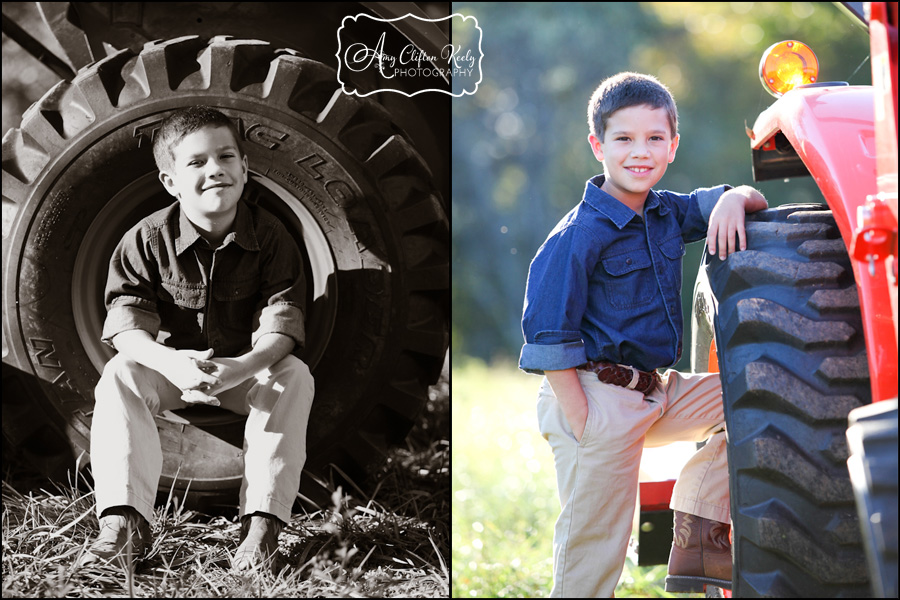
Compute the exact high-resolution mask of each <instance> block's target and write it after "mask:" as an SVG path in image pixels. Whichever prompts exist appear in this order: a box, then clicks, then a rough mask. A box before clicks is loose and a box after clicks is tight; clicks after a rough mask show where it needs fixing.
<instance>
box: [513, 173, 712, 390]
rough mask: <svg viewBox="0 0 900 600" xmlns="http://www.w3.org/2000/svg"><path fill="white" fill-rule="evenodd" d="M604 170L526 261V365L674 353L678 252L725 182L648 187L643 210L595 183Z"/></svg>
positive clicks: (541, 367) (649, 363)
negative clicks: (680, 188) (679, 188)
mask: <svg viewBox="0 0 900 600" xmlns="http://www.w3.org/2000/svg"><path fill="white" fill-rule="evenodd" d="M603 181H604V176H603V175H597V176H596V177H594V178H592V179H590V180H588V182H587V184H586V185H585V190H584V197H583V200H582V202H580V203H579V204H578V205H577V206H576V207H575V208H574V209H572V211H570V212H569V214H567V215H566V216H565V217H564V218H563V219H562V220H561V221H560V222H559V223H558V224H557V225H556V227H555V228H554V229H553V231H551V232H550V235H549V237H548V238H547V240H546V241H545V242H544V244H543V245H542V246H541V247H540V249H539V250H538V252H537V255H536V256H535V257H534V260H533V261H532V262H531V267H530V268H529V271H528V282H527V284H526V289H525V308H524V315H523V318H522V332H523V334H524V337H525V345H524V346H523V347H522V353H521V356H520V358H519V367H520V368H521V369H523V370H525V371H528V372H531V373H542V372H543V371H545V370H561V369H568V368H572V367H577V366H579V365H581V364H584V363H585V362H587V361H588V360H594V361H598V360H605V361H610V362H614V363H619V364H625V365H631V366H634V367H637V368H638V369H641V370H643V371H650V370H653V369H657V368H660V367H665V366H671V365H673V364H675V363H676V362H678V359H679V358H680V357H681V350H682V335H683V318H682V314H681V261H682V257H683V256H684V252H685V250H684V244H685V242H693V241H697V240H700V239H703V238H704V237H705V236H706V230H707V226H708V223H709V215H710V213H711V212H712V209H713V206H714V205H715V203H716V202H717V201H718V199H719V196H721V195H722V193H724V192H725V190H726V189H729V186H718V187H715V188H704V189H699V190H696V191H694V192H692V193H691V194H677V193H674V192H666V191H661V192H657V191H653V190H651V191H650V192H649V193H648V194H647V199H646V201H645V203H644V216H643V218H642V217H641V216H640V215H638V214H637V213H635V212H634V211H633V210H631V209H630V208H628V207H627V206H625V205H624V204H622V203H621V202H619V201H618V200H616V199H615V198H613V197H612V196H610V195H609V194H607V193H606V192H604V191H602V190H601V189H600V187H601V186H602V185H603Z"/></svg>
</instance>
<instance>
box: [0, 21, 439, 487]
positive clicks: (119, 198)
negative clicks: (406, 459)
mask: <svg viewBox="0 0 900 600" xmlns="http://www.w3.org/2000/svg"><path fill="white" fill-rule="evenodd" d="M193 104H208V105H211V106H214V107H216V108H218V109H219V110H221V111H222V112H224V113H225V114H226V115H228V116H229V117H231V118H232V119H234V120H235V122H236V123H237V125H238V128H239V131H240V132H241V134H242V136H243V138H244V140H243V144H244V149H245V152H246V153H247V155H248V158H249V165H250V171H251V181H250V183H249V184H248V187H249V191H250V197H251V199H252V201H254V202H258V203H259V204H260V205H261V206H264V207H265V208H267V209H268V210H269V211H270V212H273V213H274V214H275V215H276V216H278V217H279V218H280V219H281V220H282V221H283V222H284V223H285V224H286V225H287V227H288V230H289V231H290V232H291V233H292V234H293V235H294V237H295V239H296V241H297V243H298V246H299V247H300V249H301V253H302V254H303V255H304V260H305V263H306V267H307V270H308V271H307V272H308V273H309V274H310V277H309V281H310V286H309V287H310V291H309V298H308V314H307V316H306V321H307V323H306V324H307V347H306V348H305V349H304V352H303V354H302V355H301V357H302V358H303V359H304V360H305V361H306V362H307V363H308V364H309V365H310V366H311V367H312V368H313V374H314V376H315V378H316V400H315V403H314V406H313V412H312V415H311V420H310V427H309V434H308V460H307V472H308V473H309V474H310V475H313V477H309V476H305V477H304V478H303V481H304V483H303V486H302V487H301V491H302V492H303V493H305V494H306V495H307V496H310V497H315V498H323V499H324V497H323V496H322V495H321V493H320V492H321V489H320V488H319V487H318V486H317V485H316V484H315V480H316V479H317V478H319V479H321V478H325V479H327V478H329V477H331V474H332V471H331V469H330V466H331V465H333V466H335V467H337V473H338V474H339V475H340V476H343V475H346V476H347V478H349V479H351V480H353V481H354V482H356V483H362V482H363V481H364V480H365V479H366V478H367V476H369V475H371V474H372V473H373V472H375V471H377V468H376V467H377V466H378V465H379V464H380V463H381V462H383V456H384V453H385V450H386V448H387V446H388V445H390V444H393V443H397V442H399V441H401V440H402V439H403V438H404V437H405V436H406V434H407V432H408V431H409V429H410V427H411V425H412V422H413V419H414V418H415V417H416V416H417V414H418V413H419V412H420V410H421V408H422V407H423V406H424V402H425V400H426V399H427V386H428V385H429V384H431V383H434V382H435V381H437V379H438V377H439V375H440V371H441V366H442V363H443V361H444V357H445V353H446V350H447V347H448V344H449V325H448V323H449V227H448V221H447V216H446V213H445V210H444V208H443V203H442V201H441V198H440V194H439V193H438V192H437V191H436V190H435V189H434V184H433V182H432V178H431V174H430V172H429V169H428V167H427V166H426V165H425V163H424V162H423V160H422V159H421V157H420V156H419V154H418V153H417V152H416V150H415V149H414V148H413V147H412V145H411V144H410V143H409V141H408V140H407V137H406V135H405V133H404V132H403V131H402V130H400V128H399V127H397V126H396V125H395V124H394V122H393V120H392V117H391V115H390V114H389V113H388V112H387V111H386V110H384V109H383V108H382V107H381V106H380V105H379V104H377V103H376V102H375V101H373V100H370V99H359V98H354V97H350V96H347V95H345V94H343V93H342V92H341V90H340V86H339V84H338V83H337V80H336V75H335V72H334V70H332V69H331V68H330V67H327V66H325V65H323V64H321V63H319V62H316V61H313V60H310V59H307V58H304V57H303V56H300V55H299V54H298V53H297V52H294V51H291V50H283V49H276V48H275V47H273V46H272V45H270V44H268V43H266V42H263V41H256V40H235V39H232V38H230V37H224V36H223V37H216V38H213V39H212V40H209V41H207V40H205V39H201V38H199V37H197V36H187V37H182V38H177V39H172V40H168V41H159V42H151V43H148V44H146V45H145V47H144V49H143V51H141V52H140V53H138V54H136V53H134V52H132V51H130V50H122V51H119V52H117V53H116V54H114V55H112V56H110V57H108V58H106V59H104V60H101V61H99V62H97V63H95V64H93V65H91V66H88V67H85V68H84V69H82V70H81V71H80V72H79V74H78V75H77V77H76V78H75V79H74V80H73V81H72V82H61V83H59V84H58V85H57V86H55V87H54V88H53V89H51V90H50V91H49V92H48V93H47V94H46V95H45V96H44V97H43V98H42V99H41V100H40V101H38V102H37V103H36V104H35V105H34V106H32V107H31V108H30V109H29V110H28V111H27V112H26V114H25V116H24V118H23V122H22V126H21V128H20V129H14V130H10V131H9V132H8V133H7V135H5V136H4V138H3V236H4V239H3V263H2V267H3V306H4V312H3V327H4V374H3V380H4V390H3V432H4V435H5V436H6V438H7V439H8V440H9V441H11V442H12V443H13V444H14V445H16V446H17V447H19V448H21V449H22V451H23V453H24V454H25V455H27V456H30V457H32V458H33V459H34V460H35V462H36V463H39V464H41V466H42V468H43V469H44V471H45V472H46V473H48V474H51V475H55V476H57V477H61V476H62V475H63V473H64V472H65V470H66V469H68V468H71V467H72V466H74V465H75V461H76V459H77V458H78V456H79V454H80V453H81V452H82V451H84V452H87V450H88V437H89V433H90V415H91V410H92V406H93V389H94V386H95V385H96V382H97V380H98V378H99V372H100V371H101V370H102V367H103V364H105V362H106V360H108V359H109V358H110V357H111V356H112V351H111V350H110V349H108V348H107V347H106V346H104V345H103V344H102V343H100V341H99V335H100V328H101V327H102V322H103V319H104V317H105V309H104V307H103V285H104V284H105V278H106V270H107V265H108V261H109V257H110V256H111V254H112V250H113V248H114V247H115V245H116V243H117V242H118V240H119V239H120V238H121V236H122V234H123V233H124V232H125V231H126V230H127V229H128V228H129V227H130V226H131V225H133V224H134V223H136V222H137V221H138V220H139V219H140V218H142V217H143V216H145V215H147V214H149V213H150V212H152V211H153V210H156V209H158V208H160V207H162V206H165V205H167V204H169V203H170V202H171V201H172V198H171V197H170V196H168V195H167V194H166V193H165V191H164V190H163V188H162V187H161V184H159V183H158V181H157V178H156V169H155V166H154V164H153V159H152V153H151V148H150V146H151V144H150V142H151V139H152V136H153V132H154V130H155V128H156V127H157V126H158V123H159V122H160V121H161V120H162V119H164V118H165V117H166V116H167V115H168V114H170V113H171V112H172V111H173V110H175V109H177V108H179V107H183V106H187V105H193ZM227 415H231V413H226V412H225V411H218V410H217V409H216V410H212V411H210V410H203V409H190V410H188V411H183V414H181V415H180V416H176V417H173V418H170V419H168V420H167V419H165V418H160V419H159V420H158V423H159V425H160V434H161V438H162V441H163V448H164V455H165V457H164V466H163V478H162V480H161V483H160V488H161V490H166V491H168V489H169V487H170V486H171V485H172V484H173V478H174V477H175V474H176V472H178V469H179V468H180V473H179V474H178V482H177V483H175V488H176V489H181V490H183V489H184V488H185V487H186V486H187V480H188V479H193V481H192V482H191V483H190V489H191V490H192V492H195V494H194V496H193V497H194V498H195V499H196V498H199V497H201V496H203V495H204V494H205V495H207V496H209V497H211V498H220V497H221V498H223V499H226V500H227V499H229V498H233V497H234V496H235V495H236V493H237V489H238V488H239V485H240V477H241V472H242V467H241V464H242V459H241V446H242V444H241V437H242V433H241V432H242V428H243V419H241V418H237V416H236V415H234V416H227ZM185 419H186V420H185ZM187 422H190V423H192V424H185V423H187ZM84 462H85V459H84V458H82V459H81V463H82V464H84Z"/></svg>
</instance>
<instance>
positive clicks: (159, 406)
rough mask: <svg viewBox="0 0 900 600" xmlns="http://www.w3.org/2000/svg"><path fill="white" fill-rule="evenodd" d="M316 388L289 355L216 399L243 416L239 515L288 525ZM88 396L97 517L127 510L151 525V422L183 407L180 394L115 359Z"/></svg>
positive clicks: (154, 438)
mask: <svg viewBox="0 0 900 600" xmlns="http://www.w3.org/2000/svg"><path fill="white" fill-rule="evenodd" d="M314 387H315V385H314V382H313V377H312V374H310V371H309V368H308V367H307V366H306V364H305V363H304V362H303V361H301V360H300V359H298V358H296V357H294V356H292V355H288V356H286V357H284V358H283V359H282V360H280V361H278V362H277V363H275V364H274V365H272V366H271V367H270V368H269V369H266V370H264V371H262V372H260V373H258V374H257V375H256V377H251V378H250V379H248V380H246V381H244V382H243V383H241V384H238V385H237V386H235V387H233V388H231V389H229V390H226V391H224V392H221V393H219V394H218V395H217V397H218V398H219V401H220V402H221V406H222V408H225V409H227V410H230V411H232V412H236V413H238V414H241V415H247V424H246V426H245V427H244V478H243V481H242V482H241V491H240V514H241V515H247V514H252V513H254V512H257V511H262V512H266V513H269V514H272V515H275V516H276V517H278V518H279V519H281V520H282V521H284V522H285V523H289V522H290V520H291V507H292V506H293V504H294V499H295V498H296V497H297V490H298V488H299V487H300V473H301V471H302V470H303V464H304V462H305V461H306V426H307V423H308V421H309V413H310V410H311V408H312V402H313V394H314ZM94 395H95V397H96V400H97V403H96V405H95V407H94V420H93V423H92V425H91V464H92V466H93V472H94V487H95V491H96V494H97V516H98V517H99V516H100V514H101V513H102V512H103V511H104V510H105V509H107V508H109V507H112V506H120V505H127V506H133V507H134V508H135V509H137V511H138V512H139V513H141V515H142V516H143V517H144V518H145V519H147V521H149V522H151V523H152V522H153V503H154V500H155V499H156V488H157V485H158V483H159V477H160V474H161V473H162V464H163V455H162V448H161V446H160V440H159V432H158V431H157V429H156V421H155V420H154V416H155V415H157V414H159V412H161V411H164V410H174V409H178V408H185V407H186V406H187V404H186V403H185V402H184V401H182V400H181V390H179V389H178V388H176V387H175V386H174V385H172V383H171V382H169V380H168V379H166V378H165V377H163V375H161V374H160V373H157V372H156V371H154V370H153V369H149V368H147V367H145V366H143V365H141V364H138V363H136V362H134V361H133V360H131V359H129V358H127V357H125V356H124V355H123V354H117V355H116V356H115V357H113V359H112V360H110V361H109V362H108V363H107V364H106V367H105V368H104V369H103V376H102V377H101V378H100V382H99V383H98V384H97V389H96V391H95V394H94Z"/></svg>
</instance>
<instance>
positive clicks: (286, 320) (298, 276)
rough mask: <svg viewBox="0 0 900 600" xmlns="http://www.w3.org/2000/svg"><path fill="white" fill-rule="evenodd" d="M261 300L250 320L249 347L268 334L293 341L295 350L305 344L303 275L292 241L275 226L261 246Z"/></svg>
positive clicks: (300, 259) (304, 288) (295, 245)
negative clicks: (285, 337) (282, 336)
mask: <svg viewBox="0 0 900 600" xmlns="http://www.w3.org/2000/svg"><path fill="white" fill-rule="evenodd" d="M260 251H261V256H260V271H261V272H260V276H261V287H260V291H261V298H262V300H261V301H260V303H259V305H258V306H257V308H256V313H255V315H254V317H253V334H252V336H251V344H252V345H254V346H255V345H256V343H257V342H258V341H259V339H260V338H261V337H262V336H264V335H266V334H268V333H280V334H283V335H286V336H289V337H291V338H293V340H294V342H295V343H296V344H297V347H298V348H303V346H304V344H305V343H306V328H305V325H304V318H305V311H306V275H305V273H304V269H303V260H302V258H301V257H300V251H299V250H298V249H297V244H296V243H295V242H294V240H293V238H292V237H291V236H290V235H289V234H288V232H287V230H285V228H284V226H282V225H281V224H280V223H274V224H273V226H272V228H271V229H270V230H269V231H268V232H267V235H266V238H265V240H263V241H262V242H261V244H260Z"/></svg>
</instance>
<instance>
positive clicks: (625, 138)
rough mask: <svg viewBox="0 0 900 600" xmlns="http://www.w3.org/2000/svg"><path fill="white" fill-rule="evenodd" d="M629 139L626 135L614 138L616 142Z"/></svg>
mask: <svg viewBox="0 0 900 600" xmlns="http://www.w3.org/2000/svg"><path fill="white" fill-rule="evenodd" d="M629 139H630V138H627V137H625V136H621V137H617V138H616V141H617V142H625V141H628V140H629Z"/></svg>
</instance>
